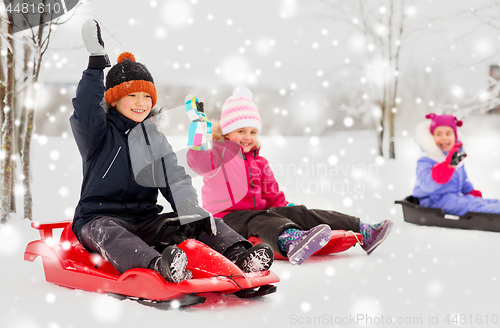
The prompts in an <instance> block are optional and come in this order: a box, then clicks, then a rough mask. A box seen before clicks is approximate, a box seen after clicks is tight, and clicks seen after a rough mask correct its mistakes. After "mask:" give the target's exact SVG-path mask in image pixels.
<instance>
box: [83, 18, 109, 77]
mask: <svg viewBox="0 0 500 328" xmlns="http://www.w3.org/2000/svg"><path fill="white" fill-rule="evenodd" d="M82 38H83V42H84V43H85V47H86V48H87V51H88V52H89V53H90V58H89V68H95V69H104V68H105V67H110V66H111V63H110V61H109V57H108V54H107V53H106V51H105V50H104V41H103V40H102V38H101V28H100V27H99V23H97V21H96V20H95V19H89V20H87V21H86V22H85V23H84V24H83V26H82Z"/></svg>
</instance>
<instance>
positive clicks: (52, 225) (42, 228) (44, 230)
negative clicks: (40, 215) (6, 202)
mask: <svg viewBox="0 0 500 328" xmlns="http://www.w3.org/2000/svg"><path fill="white" fill-rule="evenodd" d="M71 222H72V221H70V220H68V221H59V222H48V223H39V222H31V227H32V228H34V229H36V230H38V232H39V233H40V239H49V238H53V235H52V230H53V229H64V228H66V227H67V226H68V225H70V224H71Z"/></svg>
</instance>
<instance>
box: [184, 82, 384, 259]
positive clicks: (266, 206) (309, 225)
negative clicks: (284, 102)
mask: <svg viewBox="0 0 500 328" xmlns="http://www.w3.org/2000/svg"><path fill="white" fill-rule="evenodd" d="M261 123H262V122H261V118H260V115H259V111H258V109H257V106H256V105H255V103H254V102H253V101H252V93H251V92H250V90H248V89H247V88H241V87H239V88H236V89H235V90H234V92H233V96H232V97H230V98H229V99H227V100H226V101H225V102H224V105H223V107H222V113H221V119H220V122H213V127H212V132H213V141H214V142H213V147H212V149H210V150H194V149H190V150H189V151H188V155H187V160H188V164H189V166H190V167H191V168H192V169H193V170H194V171H195V172H196V173H198V174H200V175H202V176H203V183H204V185H203V187H202V200H203V208H205V209H206V210H207V211H209V212H211V213H212V214H213V215H214V216H215V217H218V218H221V219H223V220H224V222H225V223H226V224H227V225H228V226H230V227H231V228H233V229H234V230H235V231H236V232H238V233H239V234H241V235H242V236H243V237H245V238H249V237H251V236H257V237H259V238H260V239H261V240H262V241H263V242H265V243H268V244H270V245H271V246H272V247H273V249H274V250H275V251H276V252H278V253H280V254H281V255H283V256H286V257H288V259H289V261H290V263H292V264H301V263H302V262H304V261H305V260H306V259H307V258H308V257H309V256H311V255H312V254H313V253H315V252H316V251H317V250H319V249H320V248H322V247H323V246H325V245H326V244H327V242H328V240H329V239H330V237H331V230H347V231H348V230H351V231H354V232H360V233H361V234H362V235H363V238H364V240H363V242H362V245H361V247H362V248H363V249H364V250H365V251H366V252H367V253H368V254H371V252H373V250H374V249H375V248H376V247H377V246H378V245H380V243H382V242H383V241H384V240H385V238H386V237H387V235H388V234H389V232H390V230H391V228H392V222H391V221H388V220H386V221H383V222H381V223H378V224H375V225H369V224H365V223H362V222H360V220H359V218H357V217H353V216H350V215H346V214H342V213H338V212H335V211H327V210H317V209H308V208H306V207H305V206H302V205H300V206H295V205H293V204H290V203H289V202H288V201H287V200H286V199H285V195H284V193H283V192H282V191H280V189H279V186H278V183H277V182H276V179H275V178H274V175H273V172H272V170H271V168H270V166H269V163H268V161H267V160H266V159H265V158H264V157H262V156H260V154H259V151H260V146H259V143H258V134H259V132H260V129H261Z"/></svg>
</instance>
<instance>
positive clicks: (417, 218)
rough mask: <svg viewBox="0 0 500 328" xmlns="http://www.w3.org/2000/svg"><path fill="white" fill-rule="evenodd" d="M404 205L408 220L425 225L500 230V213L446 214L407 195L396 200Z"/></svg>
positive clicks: (404, 214)
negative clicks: (420, 203) (421, 204)
mask: <svg viewBox="0 0 500 328" xmlns="http://www.w3.org/2000/svg"><path fill="white" fill-rule="evenodd" d="M395 203H396V204H401V206H402V207H403V217H404V220H405V221H406V222H409V223H414V224H418V225H424V226H435V227H444V228H457V229H470V230H482V231H493V232H500V214H492V213H479V212H467V213H465V214H464V215H461V216H458V215H451V214H445V213H444V212H443V210H442V209H439V208H429V207H423V206H420V205H419V202H418V199H417V198H415V197H413V196H407V197H406V198H405V199H403V200H397V201H395Z"/></svg>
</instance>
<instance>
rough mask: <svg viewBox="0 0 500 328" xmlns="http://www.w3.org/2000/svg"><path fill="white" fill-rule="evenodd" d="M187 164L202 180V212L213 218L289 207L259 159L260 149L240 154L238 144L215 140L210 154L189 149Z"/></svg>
mask: <svg viewBox="0 0 500 328" xmlns="http://www.w3.org/2000/svg"><path fill="white" fill-rule="evenodd" d="M187 161H188V164H189V166H190V167H191V169H193V171H195V172H196V173H197V174H199V175H201V176H203V187H202V189H201V192H202V202H203V208H204V209H206V210H207V211H209V212H210V213H212V214H213V215H214V216H215V217H218V218H223V217H224V216H225V215H226V214H229V213H231V212H234V211H238V210H252V211H259V210H265V209H268V208H270V207H281V206H286V205H287V204H288V202H287V201H286V200H285V195H284V193H283V192H282V191H280V190H279V186H278V183H277V182H276V179H275V178H274V175H273V172H272V170H271V168H270V167H269V163H268V162H267V160H266V159H265V158H264V157H261V156H259V148H254V149H252V150H251V151H249V152H248V153H245V154H243V153H242V147H241V146H240V145H238V144H237V143H234V142H232V141H229V140H225V141H215V140H214V143H213V148H212V149H210V150H201V151H200V150H192V149H190V150H189V151H188V153H187Z"/></svg>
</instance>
